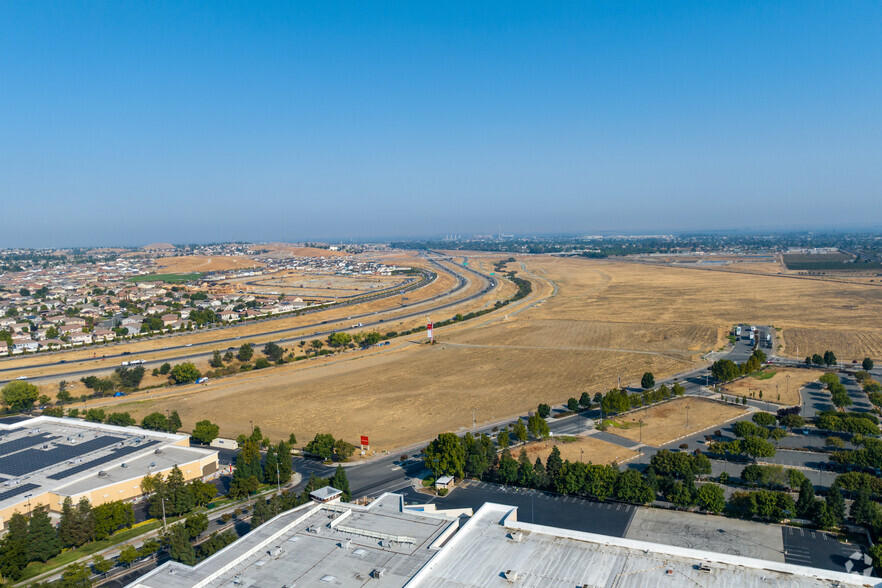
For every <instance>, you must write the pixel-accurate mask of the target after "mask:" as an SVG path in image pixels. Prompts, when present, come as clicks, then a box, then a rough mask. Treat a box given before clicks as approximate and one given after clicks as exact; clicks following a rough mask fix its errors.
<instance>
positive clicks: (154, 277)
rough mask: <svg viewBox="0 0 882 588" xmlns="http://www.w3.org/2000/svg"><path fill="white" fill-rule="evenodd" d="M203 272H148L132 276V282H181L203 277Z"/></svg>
mask: <svg viewBox="0 0 882 588" xmlns="http://www.w3.org/2000/svg"><path fill="white" fill-rule="evenodd" d="M202 275H203V274H202V272H194V273H192V274H147V275H144V276H132V277H131V278H129V281H130V282H168V283H170V284H175V283H180V282H192V281H193V280H198V279H199V278H201V277H202Z"/></svg>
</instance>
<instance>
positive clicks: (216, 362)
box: [208, 349, 224, 368]
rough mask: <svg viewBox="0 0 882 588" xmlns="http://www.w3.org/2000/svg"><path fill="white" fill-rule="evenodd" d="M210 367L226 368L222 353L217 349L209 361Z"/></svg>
mask: <svg viewBox="0 0 882 588" xmlns="http://www.w3.org/2000/svg"><path fill="white" fill-rule="evenodd" d="M208 365H210V366H211V367H213V368H222V367H224V358H223V357H221V353H220V351H219V350H217V349H215V350H214V355H213V356H212V357H211V359H210V360H209V362H208Z"/></svg>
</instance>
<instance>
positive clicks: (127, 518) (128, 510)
mask: <svg viewBox="0 0 882 588" xmlns="http://www.w3.org/2000/svg"><path fill="white" fill-rule="evenodd" d="M134 523H135V513H134V510H133V509H132V505H131V504H125V503H123V502H121V501H116V502H108V503H106V504H102V505H99V506H96V507H93V506H92V505H91V504H90V503H89V501H88V500H87V499H85V498H83V499H81V500H80V501H79V503H78V504H77V505H76V506H74V505H73V503H72V501H71V499H70V498H66V499H65V500H64V503H63V505H62V510H61V518H60V520H59V522H58V525H57V526H54V525H53V524H52V521H51V519H50V518H49V513H48V509H47V508H46V507H43V506H39V507H37V508H35V509H34V510H33V511H32V512H31V513H29V516H25V515H23V514H21V513H19V512H16V513H14V514H13V515H12V516H11V517H10V518H9V521H8V523H7V533H6V535H4V537H3V539H2V541H0V575H2V576H3V577H4V578H8V579H11V580H18V579H19V578H21V575H22V573H23V571H24V569H25V568H26V567H27V565H28V564H29V563H30V562H34V561H40V562H46V561H48V560H50V559H52V558H53V557H55V556H56V555H58V554H59V553H61V551H62V549H67V548H71V547H80V546H82V545H85V544H86V543H89V542H91V541H98V540H101V539H105V538H107V537H109V536H110V535H112V534H113V533H115V532H116V531H118V530H120V529H124V528H129V527H131V526H132V525H133V524H134Z"/></svg>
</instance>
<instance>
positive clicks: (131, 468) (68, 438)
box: [0, 416, 217, 512]
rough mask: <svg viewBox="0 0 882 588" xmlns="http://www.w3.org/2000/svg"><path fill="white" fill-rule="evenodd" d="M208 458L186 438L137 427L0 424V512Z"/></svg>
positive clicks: (52, 421)
mask: <svg viewBox="0 0 882 588" xmlns="http://www.w3.org/2000/svg"><path fill="white" fill-rule="evenodd" d="M212 454H214V455H217V452H216V451H213V450H205V449H197V448H191V447H189V436H188V435H178V434H169V433H162V432H157V431H147V430H144V429H139V428H137V427H118V426H113V425H105V424H101V423H89V422H85V421H81V420H78V419H67V418H54V417H45V416H41V417H37V418H33V419H27V420H20V421H17V422H13V423H0V512H3V511H6V510H7V509H10V508H13V507H15V506H16V505H18V504H21V503H23V502H25V501H26V500H27V498H30V497H33V498H35V499H36V498H39V496H40V495H43V494H45V493H47V492H51V493H53V494H55V495H57V496H59V497H60V496H71V497H74V496H77V495H81V494H83V493H86V492H90V491H93V490H96V489H100V488H101V487H103V486H109V485H112V484H118V483H120V482H123V481H125V480H129V479H133V478H140V477H142V476H144V475H145V474H148V473H155V472H158V471H163V470H167V469H170V468H171V467H172V466H174V465H181V464H186V463H190V462H194V461H198V460H200V459H204V458H206V457H208V456H211V455H212ZM195 475H196V473H195V472H194V473H193V475H192V476H190V477H194V476H195ZM200 475H201V474H200ZM50 506H51V507H53V509H56V507H57V505H55V504H50Z"/></svg>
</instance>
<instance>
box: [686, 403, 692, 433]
mask: <svg viewBox="0 0 882 588" xmlns="http://www.w3.org/2000/svg"><path fill="white" fill-rule="evenodd" d="M690 408H691V407H690V406H687V407H686V428H687V429H688V428H689V409H690Z"/></svg>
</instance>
